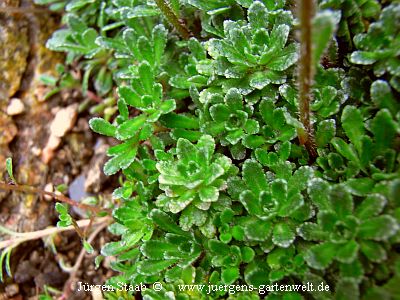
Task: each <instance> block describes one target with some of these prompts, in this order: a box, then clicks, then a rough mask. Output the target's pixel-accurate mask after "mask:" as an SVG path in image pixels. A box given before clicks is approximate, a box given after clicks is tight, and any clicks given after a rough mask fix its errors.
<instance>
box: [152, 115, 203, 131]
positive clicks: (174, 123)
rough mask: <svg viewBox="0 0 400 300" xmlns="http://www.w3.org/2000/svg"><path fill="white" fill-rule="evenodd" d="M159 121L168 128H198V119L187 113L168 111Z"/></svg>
mask: <svg viewBox="0 0 400 300" xmlns="http://www.w3.org/2000/svg"><path fill="white" fill-rule="evenodd" d="M159 121H160V122H161V123H162V124H163V125H164V126H166V127H168V128H184V129H199V120H198V119H197V118H194V117H193V116H189V115H182V114H179V115H178V114H175V113H169V114H167V115H164V116H161V117H160V119H159Z"/></svg>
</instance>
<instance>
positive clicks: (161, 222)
mask: <svg viewBox="0 0 400 300" xmlns="http://www.w3.org/2000/svg"><path fill="white" fill-rule="evenodd" d="M150 218H151V219H152V220H153V221H154V223H156V224H157V225H158V226H160V228H161V229H163V230H164V231H165V232H171V233H175V234H178V235H183V236H189V233H187V232H185V231H183V230H182V229H181V228H180V227H179V226H178V225H177V224H176V222H175V221H174V220H172V218H171V217H170V216H169V215H167V214H166V213H165V212H163V211H161V210H159V209H153V210H152V211H151V213H150Z"/></svg>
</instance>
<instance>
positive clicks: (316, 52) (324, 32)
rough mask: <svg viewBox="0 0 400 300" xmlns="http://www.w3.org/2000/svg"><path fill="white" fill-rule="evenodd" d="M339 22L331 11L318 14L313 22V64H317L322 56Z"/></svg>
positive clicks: (337, 16) (338, 18) (337, 17)
mask: <svg viewBox="0 0 400 300" xmlns="http://www.w3.org/2000/svg"><path fill="white" fill-rule="evenodd" d="M339 20H340V15H338V14H337V13H336V12H334V11H333V10H325V11H322V12H318V13H317V15H316V16H315V17H314V20H313V35H312V40H313V63H314V65H316V64H318V63H319V61H320V59H321V56H322V54H323V53H324V51H325V49H326V48H327V46H328V45H329V42H331V39H332V36H333V33H334V32H335V29H336V25H337V23H338V21H339Z"/></svg>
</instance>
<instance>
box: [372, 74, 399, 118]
mask: <svg viewBox="0 0 400 300" xmlns="http://www.w3.org/2000/svg"><path fill="white" fill-rule="evenodd" d="M371 99H372V101H373V102H374V103H375V105H376V106H378V108H382V109H383V108H386V109H388V110H389V111H390V112H391V113H392V114H393V115H395V114H396V113H397V112H398V111H399V108H400V104H399V102H398V101H397V100H396V98H395V96H394V95H393V93H392V91H391V88H390V86H389V84H388V83H387V82H386V81H384V80H376V81H374V82H373V83H372V85H371Z"/></svg>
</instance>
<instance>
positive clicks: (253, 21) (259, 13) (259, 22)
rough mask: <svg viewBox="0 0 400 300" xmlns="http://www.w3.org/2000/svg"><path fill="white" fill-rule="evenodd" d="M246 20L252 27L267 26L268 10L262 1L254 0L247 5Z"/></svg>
mask: <svg viewBox="0 0 400 300" xmlns="http://www.w3.org/2000/svg"><path fill="white" fill-rule="evenodd" d="M248 20H249V22H250V25H251V27H252V28H254V29H258V28H266V27H267V26H268V11H267V9H266V8H265V6H264V4H263V3H262V2H260V1H254V2H253V4H252V5H251V6H250V7H249V11H248Z"/></svg>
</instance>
